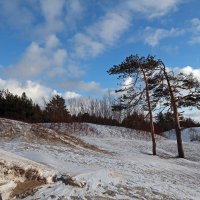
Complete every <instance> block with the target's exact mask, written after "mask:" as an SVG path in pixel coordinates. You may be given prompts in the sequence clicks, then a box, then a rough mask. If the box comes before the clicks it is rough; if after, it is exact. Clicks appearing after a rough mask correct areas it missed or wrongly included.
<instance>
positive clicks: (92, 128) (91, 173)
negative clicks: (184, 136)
mask: <svg viewBox="0 0 200 200" xmlns="http://www.w3.org/2000/svg"><path fill="white" fill-rule="evenodd" d="M0 133H1V134H0V136H1V140H0V149H1V150H0V162H1V165H0V166H1V171H0V177H1V183H0V193H1V194H2V197H3V200H5V199H12V197H14V195H15V196H18V199H22V198H24V199H26V200H31V199H49V200H50V199H57V200H58V199H59V200H65V199H86V200H91V199H92V200H93V199H94V200H100V199H105V200H106V199H107V200H110V199H123V200H124V199H144V200H156V199H163V200H167V199H170V200H171V199H181V200H182V199H193V200H195V199H196V200H197V199H199V197H200V191H199V188H200V182H199V180H200V171H199V168H200V155H199V152H200V145H199V143H193V142H184V143H183V145H184V149H185V154H186V159H178V158H176V156H177V149H176V141H174V140H168V139H166V138H163V137H157V138H156V141H157V152H158V156H152V155H151V138H150V134H149V133H145V132H141V131H135V130H131V129H125V128H121V127H110V126H100V125H94V124H75V125H69V124H27V123H23V122H18V121H13V120H7V119H0ZM2 163H3V164H2ZM27 174H28V175H27ZM23 183H25V184H26V185H29V187H27V188H26V191H23V190H21V189H20V185H22V186H23ZM27 183H29V184H27ZM9 195H11V196H10V197H9Z"/></svg>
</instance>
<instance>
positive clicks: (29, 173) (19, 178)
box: [0, 162, 47, 199]
mask: <svg viewBox="0 0 200 200" xmlns="http://www.w3.org/2000/svg"><path fill="white" fill-rule="evenodd" d="M0 165H1V176H2V177H4V178H7V179H8V180H13V181H14V182H15V183H16V186H15V188H13V190H12V192H11V194H10V198H14V197H16V198H19V199H22V198H25V197H27V196H29V195H33V194H34V193H35V192H36V191H37V190H36V188H37V187H38V186H40V185H43V184H46V182H47V181H46V178H44V177H41V176H40V175H39V172H38V171H37V170H36V169H32V168H29V169H23V168H21V167H19V166H16V165H14V166H7V165H6V163H3V162H0Z"/></svg>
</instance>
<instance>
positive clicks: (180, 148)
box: [163, 64, 184, 158]
mask: <svg viewBox="0 0 200 200" xmlns="http://www.w3.org/2000/svg"><path fill="white" fill-rule="evenodd" d="M163 67H164V76H165V78H166V81H167V85H168V89H169V93H170V98H171V105H172V109H173V114H174V124H175V131H176V139H177V148H178V156H179V158H184V151H183V145H182V138H181V126H180V120H179V115H178V108H177V103H176V99H175V96H174V92H173V90H172V86H171V84H170V80H169V78H168V75H167V72H166V68H165V66H164V64H163Z"/></svg>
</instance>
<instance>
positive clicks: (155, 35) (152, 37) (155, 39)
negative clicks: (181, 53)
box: [143, 27, 184, 47]
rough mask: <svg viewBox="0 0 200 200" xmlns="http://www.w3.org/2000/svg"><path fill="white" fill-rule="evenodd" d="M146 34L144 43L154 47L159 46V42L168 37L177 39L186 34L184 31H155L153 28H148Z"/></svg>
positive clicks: (173, 29) (172, 29)
mask: <svg viewBox="0 0 200 200" xmlns="http://www.w3.org/2000/svg"><path fill="white" fill-rule="evenodd" d="M144 31H145V33H144V36H143V38H144V41H145V43H147V44H148V45H150V46H152V47H154V46H156V45H158V44H159V42H160V41H161V40H163V39H165V38H168V37H176V36H179V35H181V34H183V33H184V31H183V30H179V29H175V28H171V29H170V30H167V29H153V28H151V27H147V28H146V29H145V30H144Z"/></svg>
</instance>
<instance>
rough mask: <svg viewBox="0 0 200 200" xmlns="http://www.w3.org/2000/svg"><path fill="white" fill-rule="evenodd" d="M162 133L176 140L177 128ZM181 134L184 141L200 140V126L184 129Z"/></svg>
mask: <svg viewBox="0 0 200 200" xmlns="http://www.w3.org/2000/svg"><path fill="white" fill-rule="evenodd" d="M162 135H163V136H164V137H166V138H168V139H171V140H176V133H175V130H170V131H166V132H164V133H162ZM181 135H182V140H183V141H184V142H194V141H200V127H192V128H186V129H183V130H182V132H181Z"/></svg>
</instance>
